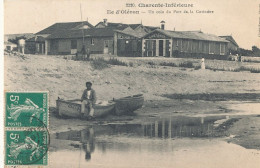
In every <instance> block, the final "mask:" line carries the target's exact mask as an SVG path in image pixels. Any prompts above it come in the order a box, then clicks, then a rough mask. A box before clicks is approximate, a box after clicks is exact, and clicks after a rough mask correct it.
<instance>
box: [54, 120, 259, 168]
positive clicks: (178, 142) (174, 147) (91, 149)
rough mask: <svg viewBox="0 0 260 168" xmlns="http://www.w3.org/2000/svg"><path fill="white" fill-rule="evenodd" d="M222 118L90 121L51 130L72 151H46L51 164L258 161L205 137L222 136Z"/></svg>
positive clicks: (156, 164)
mask: <svg viewBox="0 0 260 168" xmlns="http://www.w3.org/2000/svg"><path fill="white" fill-rule="evenodd" d="M223 119H228V117H225V116H218V117H204V118H190V117H172V118H169V119H159V120H154V121H149V122H146V123H145V122H144V123H140V124H108V125H95V126H91V127H87V128H86V129H84V130H81V131H68V132H61V133H57V134H56V139H58V141H60V143H64V141H61V140H70V141H74V142H75V143H74V142H70V141H68V142H69V143H68V144H70V145H71V146H73V147H75V148H76V150H71V149H69V150H68V149H67V148H66V147H64V146H62V145H61V146H62V147H61V148H58V147H57V151H52V152H50V158H51V159H53V160H55V161H53V162H52V163H53V167H64V166H66V167H111V168H112V167H162V165H163V167H184V168H185V167H187V168H188V167H189V168H190V167H216V168H217V167H232V166H233V164H234V162H236V163H238V165H239V166H240V167H241V168H242V167H243V166H248V164H249V163H250V166H249V167H257V165H259V164H258V163H259V162H258V163H256V162H253V161H256V160H257V159H259V160H260V158H259V156H260V155H256V154H255V153H253V152H251V151H247V150H246V149H244V148H242V147H240V146H237V145H234V144H228V143H226V142H223V141H220V140H218V139H212V138H207V137H212V136H216V135H217V136H220V135H225V134H222V133H221V134H219V133H218V131H216V129H215V127H214V123H216V121H220V120H223ZM223 121H224V120H223ZM189 137H192V138H189ZM194 137H195V138H194ZM66 142H67V141H66ZM66 144H67V143H66ZM95 147H96V148H95ZM219 149H225V150H219ZM82 151H84V155H82ZM140 158H141V159H140ZM205 158H208V159H205ZM191 163H192V165H191ZM223 163H225V164H223ZM239 166H238V167H239Z"/></svg>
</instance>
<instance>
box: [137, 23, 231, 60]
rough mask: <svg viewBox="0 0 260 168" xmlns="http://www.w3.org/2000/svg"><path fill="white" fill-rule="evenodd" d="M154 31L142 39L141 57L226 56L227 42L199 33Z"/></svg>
mask: <svg viewBox="0 0 260 168" xmlns="http://www.w3.org/2000/svg"><path fill="white" fill-rule="evenodd" d="M161 23H162V25H161V29H156V30H154V31H152V32H150V33H148V34H146V35H145V36H143V38H142V56H144V57H146V56H148V57H151V56H164V57H196V58H197V57H205V58H213V57H218V56H221V55H222V56H225V55H227V45H228V43H229V42H228V41H227V40H225V39H223V38H220V37H218V36H216V35H211V34H205V33H203V32H201V31H170V30H164V24H165V22H161Z"/></svg>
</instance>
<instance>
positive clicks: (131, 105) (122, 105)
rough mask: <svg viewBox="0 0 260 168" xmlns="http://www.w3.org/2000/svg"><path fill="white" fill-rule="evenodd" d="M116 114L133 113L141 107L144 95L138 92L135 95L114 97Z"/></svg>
mask: <svg viewBox="0 0 260 168" xmlns="http://www.w3.org/2000/svg"><path fill="white" fill-rule="evenodd" d="M114 102H115V103H116V104H115V114H116V115H132V114H133V112H134V111H135V110H137V109H139V108H141V107H142V106H143V104H144V96H143V95H142V94H137V95H133V96H128V97H123V98H120V99H114Z"/></svg>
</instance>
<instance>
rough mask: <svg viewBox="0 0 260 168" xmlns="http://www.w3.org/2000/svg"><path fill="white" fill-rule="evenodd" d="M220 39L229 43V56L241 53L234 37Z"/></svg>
mask: <svg viewBox="0 0 260 168" xmlns="http://www.w3.org/2000/svg"><path fill="white" fill-rule="evenodd" d="M219 37H221V38H224V39H226V40H227V41H229V43H228V53H229V54H235V53H237V51H239V45H238V44H237V42H236V41H235V39H234V38H233V36H232V35H230V36H219Z"/></svg>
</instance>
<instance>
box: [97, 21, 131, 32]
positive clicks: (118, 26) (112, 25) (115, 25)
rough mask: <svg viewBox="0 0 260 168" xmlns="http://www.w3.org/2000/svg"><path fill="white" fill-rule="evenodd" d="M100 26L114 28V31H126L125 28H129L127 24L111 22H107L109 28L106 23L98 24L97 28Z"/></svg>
mask: <svg viewBox="0 0 260 168" xmlns="http://www.w3.org/2000/svg"><path fill="white" fill-rule="evenodd" d="M99 24H101V25H102V26H104V27H109V28H113V29H117V30H124V29H125V28H127V27H129V26H128V25H127V24H123V23H111V22H107V26H105V23H104V22H99V23H98V24H96V26H97V25H99ZM96 26H95V27H96Z"/></svg>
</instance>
